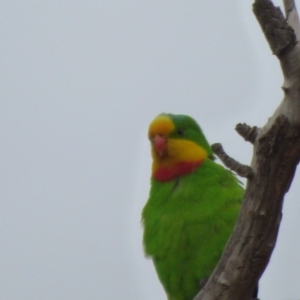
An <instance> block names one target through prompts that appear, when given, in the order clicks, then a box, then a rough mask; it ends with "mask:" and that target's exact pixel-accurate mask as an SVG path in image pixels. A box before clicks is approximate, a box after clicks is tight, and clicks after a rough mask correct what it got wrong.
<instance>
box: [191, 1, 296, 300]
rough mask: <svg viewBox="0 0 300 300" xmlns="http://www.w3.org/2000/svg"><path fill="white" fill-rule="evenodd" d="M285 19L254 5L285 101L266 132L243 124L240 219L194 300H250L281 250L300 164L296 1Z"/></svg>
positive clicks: (259, 3)
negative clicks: (247, 151)
mask: <svg viewBox="0 0 300 300" xmlns="http://www.w3.org/2000/svg"><path fill="white" fill-rule="evenodd" d="M284 5H285V13H286V17H287V19H285V17H284V15H283V13H282V12H281V10H280V9H279V8H278V7H275V6H274V5H273V3H272V1H270V0H255V2H254V4H253V12H254V14H255V16H256V18H257V20H258V22H259V24H260V26H261V28H262V31H263V33H264V34H265V37H266V40H267V41H268V43H269V45H270V48H271V50H272V52H273V54H275V55H276V56H277V58H278V59H279V61H280V64H281V69H282V72H283V76H284V83H283V87H282V89H283V91H284V98H283V100H282V102H281V104H280V105H279V107H278V108H277V110H276V111H275V112H274V114H273V116H272V117H270V118H269V120H268V122H267V123H266V125H265V126H263V127H262V128H260V129H259V128H256V127H253V128H251V127H249V126H247V125H242V124H240V125H239V126H237V130H238V132H239V133H240V134H241V135H242V136H243V137H244V138H245V139H246V140H248V141H250V142H251V143H252V144H253V153H254V154H253V158H252V162H251V165H250V168H251V176H249V177H248V181H247V186H246V192H245V196H244V201H243V205H242V208H241V212H240V215H239V217H238V220H237V223H236V226H235V228H234V231H233V233H232V236H231V238H230V240H229V241H228V244H227V247H226V249H225V250H224V253H223V256H222V258H221V260H220V262H219V264H218V265H217V267H216V269H215V271H214V273H213V274H212V276H211V277H210V279H209V280H208V282H207V284H206V285H205V287H204V288H203V289H202V290H201V292H200V293H199V294H198V295H197V296H196V298H195V300H216V299H218V300H233V299H236V300H244V299H245V300H249V299H251V297H252V292H253V290H254V288H255V286H256V284H257V282H258V280H259V278H260V277H261V275H262V273H263V272H264V270H265V268H266V266H267V264H268V262H269V259H270V257H271V254H272V251H273V249H274V247H275V244H276V239H277V234H278V229H279V225H280V221H281V210H282V204H283V199H284V195H285V193H286V192H287V191H288V189H289V187H290V184H291V182H292V180H293V177H294V174H295V170H296V167H297V164H298V162H299V160H300V46H299V43H298V42H297V41H298V40H299V38H300V27H299V18H298V14H297V11H296V7H295V3H294V0H284Z"/></svg>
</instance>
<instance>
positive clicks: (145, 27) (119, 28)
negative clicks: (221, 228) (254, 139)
mask: <svg viewBox="0 0 300 300" xmlns="http://www.w3.org/2000/svg"><path fill="white" fill-rule="evenodd" d="M276 4H280V1H276ZM251 5H252V1H246V0H243V1H236V0H227V1H217V0H209V1H125V0H119V1H40V2H38V1H26V3H25V1H24V2H21V1H15V2H12V1H2V2H1V3H0V24H1V26H0V36H1V46H0V47H1V52H0V69H1V72H0V76H1V80H0V149H1V150H0V153H1V154H0V170H1V172H0V195H1V200H0V257H1V259H0V270H1V271H0V299H5V300H27V299H28V300H29V299H30V300H32V299H40V300H46V299H47V300H48V299H49V300H50V299H51V300H52V299H56V300H66V299H73V300H76V299H80V300H84V299H91V300H93V299H105V300H115V299H126V300H127V299H128V300H137V299H139V300H141V299H142V300H153V299H155V300H163V299H166V297H165V294H164V292H163V290H162V287H161V286H160V283H159V282H158V280H157V277H156V275H155V272H154V269H153V266H152V263H151V261H150V260H146V259H145V258H144V255H143V252H142V246H141V236H142V230H141V227H140V211H141V209H142V207H143V205H144V203H145V201H146V200H147V196H148V189H149V176H150V174H149V172H150V154H149V145H148V141H147V136H146V131H147V126H148V123H149V122H150V121H151V120H152V119H153V118H154V117H155V116H156V115H157V114H159V113H161V112H172V113H184V114H189V115H191V116H193V117H194V118H195V119H197V120H198V121H199V123H200V125H201V126H202V128H203V130H204V132H205V133H206V135H207V137H208V140H209V141H210V142H211V143H213V142H221V143H222V144H223V146H224V147H225V149H226V151H227V152H228V153H229V154H230V155H232V156H233V157H235V158H236V159H238V160H240V161H241V162H242V163H249V162H250V160H251V154H252V153H251V151H252V149H251V145H250V144H248V143H245V142H244V141H243V139H242V138H241V137H239V136H238V135H237V134H236V133H235V131H234V127H235V124H236V123H238V122H246V123H248V124H250V125H257V126H262V125H264V124H265V122H266V120H267V118H268V117H269V116H270V115H271V114H272V113H273V111H274V109H275V108H276V107H277V105H278V104H279V102H280V101H281V99H282V91H281V89H280V87H281V84H282V76H281V71H280V68H279V64H278V61H277V59H276V57H274V56H272V54H271V51H270V49H269V46H268V44H267V42H266V41H265V39H264V37H263V34H262V32H261V30H260V28H259V26H258V24H257V22H256V19H255V17H254V15H253V14H252V7H251ZM298 6H299V7H300V3H298ZM299 180H300V178H299V176H296V177H295V180H294V183H293V186H292V188H291V190H290V192H289V193H288V195H287V197H286V201H285V206H284V216H283V221H282V226H281V230H280V235H279V239H278V243H277V246H276V249H275V252H274V254H273V256H272V260H271V263H270V265H269V266H268V269H267V271H266V272H265V274H264V277H263V279H262V280H261V284H260V297H261V298H262V300H286V299H293V300H294V299H299V298H300V285H299V280H300V256H299V253H300V233H299V230H298V226H300V221H299V218H298V216H299V214H300V202H299V193H300V188H299V185H298V184H297V183H298V182H299Z"/></svg>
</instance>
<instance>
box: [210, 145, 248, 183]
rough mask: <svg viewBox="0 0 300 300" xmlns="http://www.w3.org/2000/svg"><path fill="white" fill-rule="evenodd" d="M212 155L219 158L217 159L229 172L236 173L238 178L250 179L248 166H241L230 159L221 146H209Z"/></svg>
mask: <svg viewBox="0 0 300 300" xmlns="http://www.w3.org/2000/svg"><path fill="white" fill-rule="evenodd" d="M211 148H212V149H213V151H214V153H215V154H216V155H217V156H218V157H219V159H220V160H221V161H222V162H223V164H224V165H225V166H226V167H227V168H229V169H230V170H232V171H234V172H235V173H237V174H238V175H239V176H241V177H244V178H251V177H252V175H253V174H252V169H251V168H250V167H249V166H246V165H242V164H241V163H239V162H238V161H236V160H235V159H233V158H232V157H230V156H229V155H228V154H227V153H226V152H225V151H224V149H223V147H222V145H221V144H219V143H218V144H213V145H211Z"/></svg>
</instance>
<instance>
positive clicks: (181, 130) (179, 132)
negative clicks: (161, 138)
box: [177, 128, 184, 136]
mask: <svg viewBox="0 0 300 300" xmlns="http://www.w3.org/2000/svg"><path fill="white" fill-rule="evenodd" d="M177 134H178V135H180V136H183V134H184V130H183V129H182V128H178V129H177Z"/></svg>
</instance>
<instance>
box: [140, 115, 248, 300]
mask: <svg viewBox="0 0 300 300" xmlns="http://www.w3.org/2000/svg"><path fill="white" fill-rule="evenodd" d="M148 134H149V139H150V142H151V148H152V158H153V163H152V176H151V189H150V196H149V199H148V201H147V203H146V205H145V207H144V209H143V211H142V222H143V226H144V236H143V243H144V249H145V254H146V255H147V256H150V257H151V258H152V260H153V262H154V265H155V268H156V272H157V274H158V277H159V280H160V281H161V283H162V285H163V287H164V289H165V292H166V294H167V297H168V300H192V299H194V297H195V296H196V294H197V293H198V292H199V290H200V288H201V287H203V285H204V284H205V281H206V280H207V279H208V278H209V276H210V274H211V273H212V272H213V270H214V268H215V267H216V264H217V263H218V261H219V259H220V257H221V255H222V252H223V250H224V247H225V245H226V243H227V240H228V238H229V236H230V234H231V232H232V230H233V227H234V224H235V221H236V218H237V215H238V212H239V209H240V205H241V201H242V199H243V195H244V189H243V188H242V186H241V183H240V182H239V181H238V179H237V178H236V176H235V175H234V174H233V173H232V172H231V171H229V170H227V169H225V168H224V167H223V166H221V165H219V164H217V163H216V162H215V161H214V156H213V152H212V149H211V147H210V145H209V144H208V142H207V140H206V138H205V136H204V134H203V133H202V131H201V129H200V127H199V125H198V124H197V123H196V121H195V120H194V119H192V118H191V117H189V116H186V115H173V114H160V115H158V116H157V117H156V118H155V119H154V120H153V121H152V122H151V124H150V126H149V132H148Z"/></svg>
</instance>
